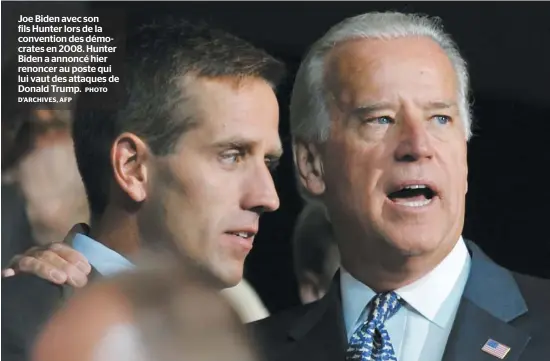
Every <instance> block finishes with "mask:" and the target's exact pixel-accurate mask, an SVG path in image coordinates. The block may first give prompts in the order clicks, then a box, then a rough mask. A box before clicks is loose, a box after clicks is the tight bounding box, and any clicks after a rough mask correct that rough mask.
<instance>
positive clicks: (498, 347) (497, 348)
mask: <svg viewBox="0 0 550 361" xmlns="http://www.w3.org/2000/svg"><path fill="white" fill-rule="evenodd" d="M481 350H482V351H485V352H487V353H488V354H489V355H493V356H495V357H498V358H499V359H501V360H502V359H504V358H505V357H506V355H507V354H508V352H510V347H508V346H506V345H503V344H501V343H500V342H497V341H495V340H493V339H491V338H490V339H489V340H487V342H485V345H483V347H482V348H481Z"/></svg>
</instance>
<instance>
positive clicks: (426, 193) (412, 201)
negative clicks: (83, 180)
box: [388, 183, 437, 207]
mask: <svg viewBox="0 0 550 361" xmlns="http://www.w3.org/2000/svg"><path fill="white" fill-rule="evenodd" d="M436 196H437V193H436V191H435V190H434V189H433V188H432V187H431V186H429V185H427V184H421V183H419V184H408V185H406V186H403V187H400V188H399V189H398V190H396V191H393V192H391V193H389V194H388V198H389V199H390V200H391V201H392V202H394V203H396V204H399V205H403V206H406V207H424V206H427V205H429V204H430V203H431V202H432V201H433V199H434V198H435V197H436Z"/></svg>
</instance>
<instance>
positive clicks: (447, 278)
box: [340, 237, 470, 330]
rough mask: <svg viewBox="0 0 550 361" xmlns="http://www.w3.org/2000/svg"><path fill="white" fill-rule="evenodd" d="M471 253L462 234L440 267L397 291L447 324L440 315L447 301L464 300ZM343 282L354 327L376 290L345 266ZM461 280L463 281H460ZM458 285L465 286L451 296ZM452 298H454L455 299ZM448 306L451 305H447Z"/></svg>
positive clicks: (346, 311)
mask: <svg viewBox="0 0 550 361" xmlns="http://www.w3.org/2000/svg"><path fill="white" fill-rule="evenodd" d="M469 264H470V256H469V254H468V249H467V248H466V244H465V243H464V240H463V239H462V237H460V239H459V241H458V242H457V243H456V245H455V247H454V248H453V249H452V251H451V252H450V253H449V254H448V255H447V257H445V258H444V259H443V261H441V263H440V264H439V265H437V267H435V268H434V269H433V270H432V271H430V272H429V273H428V274H427V275H425V276H424V277H422V278H420V279H419V280H417V281H415V282H413V283H411V284H409V285H407V286H404V287H401V288H399V289H397V290H395V292H396V293H397V294H398V295H399V296H400V297H401V298H402V299H403V300H404V301H405V302H406V303H407V304H408V305H410V306H411V307H412V308H413V309H415V310H416V311H417V312H418V313H420V314H421V315H422V316H423V317H425V318H426V319H428V320H430V321H431V322H434V323H435V324H437V325H438V326H440V327H444V324H445V323H446V321H447V318H446V317H438V316H439V314H440V310H441V309H442V308H443V306H444V304H445V303H446V302H447V301H448V302H452V303H453V305H449V306H450V307H451V308H452V307H454V305H455V303H456V305H457V304H458V302H459V301H460V295H462V290H463V288H464V284H465V282H460V281H461V280H465V279H467V272H464V270H465V268H466V267H469ZM340 282H341V283H340V284H341V292H342V307H343V311H344V321H345V324H346V329H348V330H349V329H350V328H352V327H353V326H354V325H355V323H356V322H357V320H358V319H359V318H360V317H361V314H362V312H363V311H364V309H365V306H366V305H367V304H368V303H369V302H370V301H371V300H372V298H373V297H374V296H375V295H376V293H375V292H374V291H373V290H372V289H371V288H370V287H368V286H366V285H364V284H363V283H361V282H360V281H358V280H357V279H355V278H354V277H353V276H352V275H351V274H349V273H348V272H347V271H346V270H345V269H343V268H342V269H341V273H340ZM459 283H460V284H459ZM455 285H456V286H459V285H460V286H461V287H462V288H461V289H460V292H459V293H458V294H459V296H458V297H449V296H450V295H451V293H452V292H453V291H454V288H455ZM451 298H452V299H451ZM445 308H447V307H445Z"/></svg>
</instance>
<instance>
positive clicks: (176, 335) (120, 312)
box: [33, 257, 258, 361]
mask: <svg viewBox="0 0 550 361" xmlns="http://www.w3.org/2000/svg"><path fill="white" fill-rule="evenodd" d="M181 264H182V263H181V260H179V259H175V258H174V257H162V258H158V257H157V258H155V259H154V261H153V262H151V261H150V260H149V262H148V263H147V265H143V264H142V265H141V266H140V267H138V269H137V270H136V271H134V272H132V273H128V274H124V275H122V274H121V275H119V276H117V277H115V278H112V279H111V280H109V281H104V282H100V283H97V284H95V285H93V286H91V287H90V288H88V289H86V290H84V291H82V293H80V294H77V295H75V296H74V297H73V298H72V299H71V300H70V301H69V302H68V303H67V304H66V306H65V307H64V308H62V309H61V310H60V311H59V312H58V313H57V314H56V315H55V316H54V317H53V318H52V319H51V320H50V322H49V323H48V324H47V325H46V327H45V329H44V330H43V332H42V334H41V335H40V337H39V338H38V342H37V344H36V348H35V352H34V357H33V360H35V361H50V360H51V361H54V360H55V361H69V360H71V361H73V360H78V361H88V360H89V361H125V360H127V361H186V360H192V361H215V360H220V359H224V360H227V361H232V360H235V361H252V360H258V358H256V356H255V353H254V352H253V351H252V349H251V348H250V346H249V344H248V340H247V338H246V335H245V332H244V329H243V325H242V322H241V320H240V318H239V317H238V315H237V313H236V312H235V311H234V310H233V308H232V307H231V306H230V305H229V304H228V303H226V301H225V300H224V298H223V297H222V296H221V295H220V293H219V290H218V289H217V288H216V284H215V282H213V281H212V278H211V275H208V274H205V273H204V271H201V270H199V269H198V268H193V269H192V268H191V267H189V266H186V267H185V268H184V267H182V266H181Z"/></svg>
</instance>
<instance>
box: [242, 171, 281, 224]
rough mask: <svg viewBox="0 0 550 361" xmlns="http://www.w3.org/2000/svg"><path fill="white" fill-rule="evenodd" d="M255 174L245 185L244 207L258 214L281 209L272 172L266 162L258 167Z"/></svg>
mask: <svg viewBox="0 0 550 361" xmlns="http://www.w3.org/2000/svg"><path fill="white" fill-rule="evenodd" d="M252 174H253V176H252V177H251V178H250V180H249V181H248V182H247V183H246V184H245V185H244V187H245V189H246V193H245V194H246V196H245V198H244V204H243V206H244V208H245V209H248V210H253V211H255V212H256V213H258V214H262V213H264V212H273V211H276V210H277V209H279V205H280V201H279V195H278V194H277V190H276V189H275V183H274V182H273V177H272V175H271V172H270V171H269V169H268V168H267V166H266V165H265V164H262V165H260V166H258V167H257V169H256V171H255V172H253V173H252Z"/></svg>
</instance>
